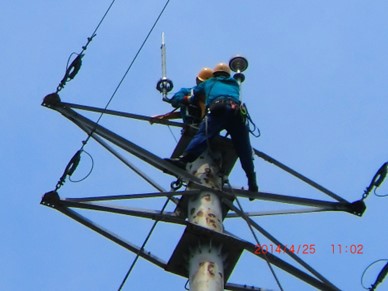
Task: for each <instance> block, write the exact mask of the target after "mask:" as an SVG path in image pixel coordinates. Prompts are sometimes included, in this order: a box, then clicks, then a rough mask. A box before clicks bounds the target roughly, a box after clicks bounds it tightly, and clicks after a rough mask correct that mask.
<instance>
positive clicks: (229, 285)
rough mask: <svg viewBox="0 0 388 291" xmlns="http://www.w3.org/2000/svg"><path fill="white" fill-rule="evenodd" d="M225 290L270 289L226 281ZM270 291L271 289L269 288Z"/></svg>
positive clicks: (250, 290)
mask: <svg viewBox="0 0 388 291" xmlns="http://www.w3.org/2000/svg"><path fill="white" fill-rule="evenodd" d="M225 290H230V291H267V290H268V289H263V288H259V287H255V286H248V285H246V284H244V285H242V284H235V283H226V284H225ZM268 291H269V290H268Z"/></svg>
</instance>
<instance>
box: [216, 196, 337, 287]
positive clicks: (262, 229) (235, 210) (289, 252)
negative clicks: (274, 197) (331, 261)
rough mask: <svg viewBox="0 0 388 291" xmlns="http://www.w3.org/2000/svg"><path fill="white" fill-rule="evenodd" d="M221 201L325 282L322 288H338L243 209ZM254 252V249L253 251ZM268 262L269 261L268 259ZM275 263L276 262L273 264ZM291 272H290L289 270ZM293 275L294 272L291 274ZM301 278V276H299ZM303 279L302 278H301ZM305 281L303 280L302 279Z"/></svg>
mask: <svg viewBox="0 0 388 291" xmlns="http://www.w3.org/2000/svg"><path fill="white" fill-rule="evenodd" d="M222 202H223V203H224V204H226V205H227V206H228V207H229V208H230V209H232V210H233V211H234V212H236V213H237V214H239V215H240V217H241V218H243V219H244V220H245V221H246V222H247V223H248V224H249V225H250V226H252V227H253V228H255V229H256V230H258V231H259V232H260V233H261V234H263V235H264V236H265V237H267V238H268V239H269V240H270V241H272V242H273V243H274V244H275V245H277V246H280V247H281V249H282V250H285V252H286V253H287V254H288V255H289V256H290V257H291V258H293V259H294V260H295V261H296V262H298V263H299V264H300V265H301V266H303V267H304V268H305V269H306V270H308V271H309V272H310V273H311V274H313V275H314V276H315V277H317V278H318V279H319V280H321V281H322V282H323V283H324V284H326V285H327V286H326V289H323V290H328V289H327V288H328V287H330V288H329V290H331V289H332V290H339V289H338V288H337V287H335V286H334V285H333V284H332V283H331V282H330V281H329V280H327V279H326V278H325V277H324V276H322V275H321V274H320V273H319V272H318V271H316V270H315V269H314V268H313V267H311V266H310V265H309V264H307V263H306V262H305V261H303V260H302V259H301V258H300V257H298V256H297V255H295V254H294V253H293V252H292V251H290V250H289V249H288V248H287V247H286V246H285V245H284V244H282V243H281V242H280V241H279V240H277V239H276V238H275V237H274V236H272V235H271V234H270V233H269V232H267V231H266V230H265V229H264V228H262V227H261V226H259V225H258V224H257V223H256V222H255V221H254V220H252V219H251V218H249V217H248V216H247V215H246V214H245V213H244V212H243V211H241V210H240V209H239V208H237V207H236V206H235V205H234V204H233V203H232V202H231V201H230V200H228V199H225V198H223V199H222ZM247 250H249V251H252V246H251V247H249V249H247ZM253 252H254V251H253ZM266 256H267V258H269V257H272V256H273V255H272V254H269V253H267V254H266ZM269 262H271V261H270V260H269ZM275 265H276V264H275ZM290 273H291V272H290ZM293 275H294V274H293ZM300 279H302V278H300ZM302 280H304V279H302ZM304 281H305V280H304ZM305 282H307V283H309V284H311V283H310V282H308V281H305Z"/></svg>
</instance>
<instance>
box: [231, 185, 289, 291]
mask: <svg viewBox="0 0 388 291" xmlns="http://www.w3.org/2000/svg"><path fill="white" fill-rule="evenodd" d="M228 186H229V188H230V190H231V191H232V192H231V193H232V195H233V196H234V198H235V199H236V201H237V204H238V207H239V209H240V211H241V212H242V213H243V214H244V215H243V219H244V220H245V222H246V223H247V225H248V227H249V229H250V231H251V233H252V235H253V237H254V239H255V241H256V243H257V244H258V245H260V242H259V239H258V238H257V235H256V233H255V231H254V229H253V228H252V225H251V224H250V223H249V221H248V219H247V216H246V215H245V212H244V210H243V208H242V205H241V203H240V201H239V199H238V198H237V196H236V195H234V194H233V188H232V186H231V185H230V183H229V182H228ZM263 256H264V259H265V261H266V262H267V265H268V267H269V269H270V271H271V273H272V275H273V277H274V279H275V281H276V283H277V284H278V286H279V288H280V290H281V291H283V290H284V289H283V287H282V285H281V284H280V281H279V278H278V277H277V275H276V273H275V270H274V269H273V267H272V265H271V263H270V262H269V260H268V258H267V256H266V254H264V253H263Z"/></svg>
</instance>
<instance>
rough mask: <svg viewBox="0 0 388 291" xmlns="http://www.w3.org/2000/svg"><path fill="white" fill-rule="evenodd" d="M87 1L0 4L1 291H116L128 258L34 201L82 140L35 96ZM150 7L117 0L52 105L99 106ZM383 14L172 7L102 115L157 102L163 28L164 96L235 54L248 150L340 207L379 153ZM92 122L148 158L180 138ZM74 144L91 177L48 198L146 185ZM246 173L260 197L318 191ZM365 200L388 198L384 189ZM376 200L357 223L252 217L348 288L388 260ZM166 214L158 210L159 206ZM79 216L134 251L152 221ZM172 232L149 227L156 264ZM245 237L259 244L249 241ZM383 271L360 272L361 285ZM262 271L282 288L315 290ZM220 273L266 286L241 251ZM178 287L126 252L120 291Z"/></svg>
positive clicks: (238, 179)
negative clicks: (310, 248)
mask: <svg viewBox="0 0 388 291" xmlns="http://www.w3.org/2000/svg"><path fill="white" fill-rule="evenodd" d="M96 2H97V1H82V2H80V1H70V0H66V1H42V0H37V1H33V2H31V1H21V0H15V1H3V2H2V3H1V4H0V10H1V14H2V16H1V17H0V27H1V29H0V35H1V38H2V41H1V43H0V51H1V52H2V60H1V64H2V65H1V68H0V78H1V80H2V100H3V102H2V109H1V111H2V114H1V115H0V122H1V124H2V135H3V136H2V139H1V140H2V141H1V149H2V150H1V154H0V155H1V161H2V165H3V174H2V178H1V181H2V183H1V184H2V195H3V201H2V204H1V206H0V209H1V210H0V215H1V217H0V221H1V222H0V225H1V228H2V235H1V237H2V240H1V241H2V247H1V248H0V258H1V260H0V272H1V276H0V289H1V290H117V288H118V286H119V285H120V283H121V280H122V279H123V277H124V275H125V273H126V271H127V270H128V268H129V265H130V264H131V262H132V260H133V258H134V255H133V254H132V253H129V252H128V251H126V250H125V249H123V248H121V247H120V246H118V245H116V244H114V243H112V242H110V241H108V240H107V239H105V238H103V237H101V236H99V235H97V234H96V233H94V232H93V231H91V230H89V229H87V228H85V227H84V226H82V225H80V224H78V223H76V222H75V221H72V220H71V219H69V218H67V217H65V216H64V215H62V214H61V213H59V212H57V211H55V210H52V209H49V208H47V207H44V206H41V205H40V204H39V203H40V199H41V197H42V195H43V194H44V193H46V192H48V191H51V190H53V189H54V187H55V185H56V183H57V181H58V179H59V177H60V176H61V175H62V173H63V170H64V168H65V166H66V165H67V163H68V161H69V160H70V158H71V157H72V156H73V154H74V153H75V152H76V151H77V150H78V149H79V148H80V147H81V145H82V141H83V140H84V139H85V138H86V136H85V134H84V133H83V132H82V131H81V130H80V129H79V128H77V127H76V126H75V125H74V124H72V123H71V122H69V121H68V120H66V119H65V118H63V117H62V116H61V115H60V114H58V113H56V112H54V111H51V110H48V109H46V108H43V107H42V106H40V104H41V102H42V99H43V97H44V96H45V95H47V94H49V93H51V92H53V91H55V89H56V87H57V85H58V84H59V82H60V80H61V79H62V77H63V74H64V71H65V67H66V62H67V59H68V57H69V55H70V54H71V53H72V52H79V51H80V50H81V47H82V46H83V45H85V43H86V39H87V37H89V36H90V34H91V33H92V32H93V30H94V28H95V27H96V25H97V23H98V22H99V20H100V19H101V17H102V15H103V14H104V12H105V10H106V9H107V7H108V5H109V4H110V1H98V2H97V3H96ZM164 4H165V2H164V1H149V0H145V1H116V3H115V5H114V6H113V8H112V10H111V11H110V13H109V14H108V16H107V18H106V19H105V21H104V23H103V24H102V26H101V27H100V29H99V30H98V32H97V36H96V37H95V38H94V40H93V41H92V42H91V43H90V45H89V47H88V49H87V51H86V54H85V57H84V59H83V66H82V68H81V71H80V72H79V74H78V75H77V76H76V78H75V79H74V80H73V81H71V82H69V83H68V84H67V86H66V87H65V88H64V89H63V90H62V91H61V92H60V95H61V98H62V100H63V101H67V102H74V103H80V104H87V105H92V106H98V107H104V106H105V104H106V102H107V101H108V100H109V98H110V96H111V95H112V93H113V91H114V89H115V87H116V86H117V84H118V82H119V81H120V78H121V77H122V76H123V74H124V72H125V70H126V69H127V67H128V65H129V64H130V63H131V61H132V59H133V57H134V55H135V54H136V52H137V50H138V49H139V47H140V45H141V43H142V42H143V40H144V38H145V36H146V34H147V33H148V31H149V29H150V28H151V26H152V24H153V22H154V21H155V19H156V17H157V15H158V14H159V12H160V11H161V9H162V7H163V6H164ZM387 11H388V3H387V2H386V1H383V0H376V1H362V0H353V1H350V0H346V1H345V0H343V1H332V0H329V1H319V0H317V1H307V0H295V1H286V0H279V1H267V0H265V1H254V0H247V1H241V3H240V2H237V1H229V0H223V1H221V0H215V1H203V0H199V1H187V0H186V1H171V2H170V3H169V5H168V7H167V9H166V11H165V13H164V14H163V16H162V18H161V19H160V21H159V23H158V24H157V26H156V28H155V30H154V31H153V33H152V34H151V35H150V38H149V39H148V41H147V43H146V44H145V46H144V48H143V50H142V51H141V53H140V54H139V56H138V58H137V60H136V62H135V63H134V65H133V66H132V68H131V70H130V71H129V73H128V75H127V78H126V79H125V81H124V83H123V85H122V86H121V87H120V90H119V91H118V93H117V94H116V96H115V98H114V99H113V101H112V103H111V104H110V107H109V108H110V109H117V110H123V111H128V112H132V113H139V114H145V115H155V114H160V113H164V112H167V111H169V110H170V107H169V105H168V104H167V103H165V102H162V100H161V97H160V94H159V93H158V92H157V91H156V90H155V85H156V82H157V81H158V79H159V78H160V75H161V67H160V39H161V33H162V32H164V33H165V35H166V43H167V44H166V46H167V74H168V76H169V78H171V79H172V80H173V82H174V85H175V90H178V89H179V88H180V87H187V86H191V85H192V84H193V83H194V78H195V74H196V73H197V71H198V70H199V69H200V68H201V67H203V66H210V67H213V66H215V65H216V64H217V63H218V62H220V61H224V62H227V61H228V60H229V59H230V57H232V56H234V55H236V54H241V55H244V56H245V57H246V58H247V59H248V61H249V67H248V69H247V71H246V81H245V82H244V83H243V86H242V98H243V100H244V101H245V102H246V103H247V105H248V107H249V110H250V113H251V115H252V117H253V119H254V121H255V122H256V124H257V125H258V126H259V128H260V130H261V133H262V135H261V137H260V138H257V139H256V138H254V137H252V138H251V141H252V145H253V146H254V147H255V148H257V149H258V150H260V151H263V152H265V153H267V154H269V155H270V156H272V157H274V158H276V159H278V160H280V161H281V162H283V163H284V164H286V165H288V166H290V167H291V168H293V169H295V170H297V171H299V172H301V173H303V174H304V175H306V176H307V177H309V178H311V179H313V180H315V181H317V182H318V183H320V184H322V185H324V186H325V187H327V188H328V189H330V190H332V191H333V192H335V193H337V194H339V195H341V196H342V197H343V198H345V199H346V200H348V201H356V200H358V199H360V198H361V196H362V193H363V191H364V189H365V188H366V187H367V186H368V185H369V183H370V181H371V179H372V177H373V175H374V174H375V172H376V171H377V169H378V168H379V167H380V166H381V165H382V164H383V163H384V162H386V161H387V160H388V155H387V148H388V137H387V132H388V122H387V121H388V118H387V108H388V82H387V77H388V55H387V51H388V20H387V18H386V14H387ZM88 116H90V117H91V118H93V119H94V120H96V119H97V116H96V115H91V114H88ZM101 124H102V125H105V126H107V127H109V128H111V129H113V130H115V131H117V132H118V133H120V134H122V135H123V136H125V137H126V138H127V139H129V140H131V141H133V142H135V143H137V144H139V145H141V146H143V147H145V148H146V149H147V150H150V151H152V152H154V153H155V154H157V155H158V156H160V157H167V156H169V155H170V154H171V152H172V150H173V149H174V147H175V144H176V142H175V139H178V138H179V135H180V132H179V130H178V129H175V128H172V129H171V130H172V132H171V131H170V130H169V129H168V128H167V127H164V126H160V125H152V126H151V125H149V124H148V123H145V122H142V121H134V120H127V119H122V118H111V117H108V116H104V117H103V118H102V120H101ZM85 150H86V151H87V152H88V153H89V154H91V155H92V156H93V159H94V162H95V165H94V168H93V172H92V174H91V175H90V177H89V178H88V179H86V180H85V181H83V182H80V183H71V182H69V181H68V182H66V184H65V185H64V186H63V187H62V188H61V189H60V191H59V194H60V195H61V197H84V196H97V195H109V194H124V193H125V194H131V193H143V192H151V191H154V189H153V188H152V187H151V186H149V185H148V184H147V183H145V182H144V181H143V180H141V179H140V178H139V177H138V176H136V175H135V174H134V173H133V172H131V171H130V170H129V169H128V168H126V167H124V166H123V165H122V164H121V162H119V161H118V160H116V159H115V158H114V157H113V156H111V155H110V154H109V153H107V152H106V151H105V150H104V149H102V148H101V147H100V146H99V145H98V144H97V143H95V142H94V141H90V142H89V143H88V144H87V146H86V147H85ZM128 159H129V160H130V161H131V162H133V163H134V164H136V165H137V166H139V167H140V168H141V169H143V170H144V171H146V172H147V173H148V174H149V175H151V176H152V177H153V178H154V179H155V180H156V181H158V183H160V185H162V186H163V187H165V188H166V189H168V188H169V184H170V182H171V180H172V178H171V177H170V176H166V175H165V174H163V173H161V172H160V171H157V170H154V169H151V168H150V167H149V166H147V165H144V164H143V163H142V162H139V161H137V159H136V158H134V157H131V156H128ZM90 165H91V164H90V160H89V158H88V157H87V156H86V155H83V156H82V162H81V165H80V167H79V169H78V170H77V172H76V173H75V176H74V179H80V178H82V177H83V176H84V174H85V173H86V172H87V171H88V170H89V169H90ZM255 166H256V169H257V174H258V181H259V185H260V189H261V190H262V191H265V192H272V193H279V194H289V195H295V196H301V197H310V198H316V199H326V196H324V195H323V194H322V193H320V192H318V191H316V190H314V189H313V188H311V187H308V186H306V185H305V184H303V183H302V182H299V181H297V180H296V179H294V178H292V177H291V176H289V175H287V174H285V173H284V172H282V171H280V170H279V169H277V168H275V167H274V166H273V165H270V164H268V163H266V162H264V161H263V160H261V159H259V158H256V160H255ZM230 180H231V183H232V184H233V185H234V186H236V187H241V186H246V185H245V184H246V178H245V177H244V174H243V172H242V170H241V167H240V165H239V163H237V164H236V166H235V168H234V171H233V173H232V174H231V177H230ZM378 193H379V194H387V193H388V187H387V183H386V184H383V186H382V187H381V188H380V189H378ZM327 199H328V198H327ZM387 202H388V200H387V199H386V198H385V199H384V198H378V197H376V196H374V195H373V194H371V195H370V197H368V198H367V200H366V204H367V210H366V212H365V213H364V215H363V216H362V217H361V218H360V217H356V216H354V215H350V214H347V213H334V212H325V213H314V214H299V215H288V216H270V217H260V218H255V221H257V222H258V223H259V224H260V225H261V226H262V227H264V228H265V229H266V230H268V231H270V232H271V233H272V234H273V235H274V236H275V237H277V238H278V239H279V240H281V241H282V242H283V243H284V244H287V245H291V244H295V245H298V244H315V245H316V249H317V253H316V254H313V255H304V256H302V258H303V259H304V260H306V261H307V262H308V263H310V264H311V265H312V266H313V267H315V268H316V269H317V270H318V271H320V272H321V273H322V274H323V275H324V276H326V277H327V278H328V279H329V280H330V281H332V282H333V283H334V284H335V285H337V286H338V287H339V288H340V289H342V290H362V287H361V285H360V278H361V274H362V272H363V271H364V269H365V268H366V267H367V266H368V265H369V264H370V263H372V262H373V261H375V260H378V259H384V258H385V259H386V258H388V252H387V250H386V247H385V246H386V245H387V244H388V231H387V227H386V223H385V221H386V220H387V211H386V207H387ZM163 203H164V200H163V199H155V200H147V201H136V202H133V203H131V204H128V203H127V204H126V205H128V206H133V207H143V208H151V209H156V210H159V209H160V208H161V207H162V205H163ZM243 207H244V209H245V210H250V211H254V210H255V211H259V210H271V209H272V210H273V209H283V208H284V207H285V206H283V205H279V204H270V203H264V202H259V201H255V202H249V201H243ZM173 209H174V207H173V205H170V206H169V210H173ZM82 213H84V214H85V215H87V216H88V217H90V218H92V219H95V220H96V221H97V222H98V223H101V224H102V225H103V226H105V227H107V228H109V229H112V230H114V231H117V232H118V233H120V235H121V236H123V237H125V238H126V239H127V240H129V241H131V242H134V243H137V244H141V243H142V241H143V240H144V238H145V236H146V234H147V233H148V230H149V229H150V227H151V225H152V222H150V221H147V220H144V219H136V218H131V217H121V216H117V215H108V214H101V213H89V212H82ZM225 227H226V229H227V230H229V231H230V232H232V233H236V234H237V235H240V236H241V237H242V238H244V239H247V240H251V241H252V242H253V238H252V236H251V235H250V233H249V229H248V228H247V226H246V224H245V223H244V222H243V221H242V220H237V219H231V220H228V221H226V222H225ZM182 232H183V228H182V227H180V226H176V225H170V224H163V223H159V224H158V227H157V228H156V231H155V232H154V235H153V236H152V238H151V240H150V242H149V243H148V244H147V248H148V249H149V250H151V251H152V252H154V253H157V254H158V255H159V256H160V257H162V258H163V259H165V260H168V259H169V257H170V255H171V253H172V251H173V249H174V248H175V246H176V244H177V243H178V241H179V238H180V236H181V234H182ZM259 239H260V240H261V241H262V242H263V243H265V242H266V240H265V239H264V238H263V237H262V236H261V235H259ZM267 243H268V242H267ZM332 244H342V245H343V246H345V245H351V244H356V245H363V254H360V255H353V254H349V253H347V254H345V253H343V254H332V252H331V245H332ZM280 256H281V257H282V258H283V257H284V258H286V257H285V256H284V255H282V254H280ZM381 267H382V265H380V266H377V267H376V268H375V269H372V270H370V272H368V273H367V274H366V276H365V284H366V285H368V286H370V284H371V283H372V282H373V281H374V279H375V278H376V275H377V273H378V271H379V268H381ZM275 271H276V273H277V275H278V277H279V280H280V282H281V284H282V286H283V288H284V290H313V289H312V288H311V287H310V286H308V285H306V284H304V283H301V282H299V281H298V280H296V279H294V278H292V277H290V276H289V275H287V274H285V273H284V272H282V271H280V270H278V269H276V268H275ZM230 281H231V282H234V283H244V284H245V283H246V284H250V285H255V286H258V287H262V288H267V289H272V290H278V287H277V285H276V282H275V280H274V279H273V277H272V275H271V273H270V271H269V270H268V267H267V266H266V264H265V263H264V262H263V261H261V260H259V259H257V258H255V257H254V256H253V255H251V254H247V253H244V254H243V255H242V257H241V258H240V261H239V264H238V265H237V267H236V269H235V271H234V273H233V274H232V276H231V278H230ZM185 283H186V280H185V279H184V278H181V277H178V276H176V275H173V274H170V273H166V272H164V271H163V270H161V269H159V268H158V267H156V266H153V265H151V264H150V263H148V262H146V261H144V260H140V261H139V262H138V263H137V265H136V268H135V269H134V271H133V272H132V274H131V275H130V277H129V278H128V280H127V283H126V285H125V287H124V289H123V290H152V289H154V288H160V287H161V288H162V289H163V290H182V289H183V286H184V284H185ZM387 284H388V283H387V282H384V284H383V285H382V287H381V290H383V289H384V287H385V288H387V286H388V285H387Z"/></svg>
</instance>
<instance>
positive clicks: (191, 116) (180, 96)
mask: <svg viewBox="0 0 388 291" xmlns="http://www.w3.org/2000/svg"><path fill="white" fill-rule="evenodd" d="M212 77H213V70H212V69H211V68H208V67H204V68H202V69H201V70H200V71H199V72H198V74H197V76H196V78H195V82H196V85H199V84H201V83H202V82H204V81H206V80H207V79H209V78H212ZM193 94H194V93H193V88H182V89H180V90H179V91H178V92H176V93H175V94H174V95H173V96H172V98H171V99H170V101H169V102H170V103H171V105H172V106H173V107H175V108H177V107H180V108H181V115H182V118H183V121H184V122H185V123H186V124H192V123H199V122H200V121H201V120H202V118H203V117H204V115H205V109H206V108H205V103H204V99H205V97H204V96H197V98H196V99H195V101H194V99H192V98H193Z"/></svg>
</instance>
